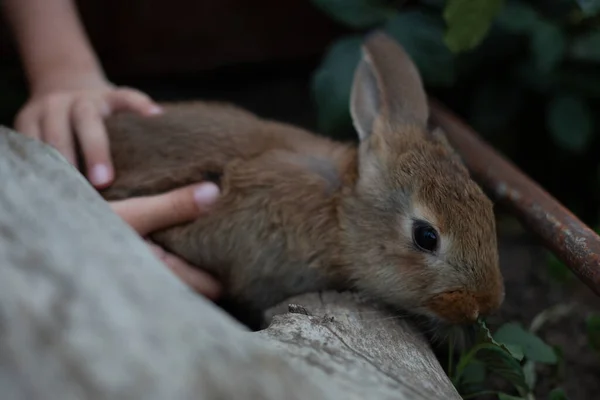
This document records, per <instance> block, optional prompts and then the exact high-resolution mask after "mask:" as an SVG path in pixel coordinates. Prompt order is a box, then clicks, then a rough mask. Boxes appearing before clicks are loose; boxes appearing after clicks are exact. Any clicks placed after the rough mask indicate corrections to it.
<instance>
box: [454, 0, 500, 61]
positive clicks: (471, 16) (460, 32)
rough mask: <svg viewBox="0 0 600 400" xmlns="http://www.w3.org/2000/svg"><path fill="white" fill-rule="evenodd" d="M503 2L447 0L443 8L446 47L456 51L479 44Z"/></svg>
mask: <svg viewBox="0 0 600 400" xmlns="http://www.w3.org/2000/svg"><path fill="white" fill-rule="evenodd" d="M503 4H504V0H476V1H473V0H448V3H447V5H446V8H444V20H445V21H446V23H447V24H448V30H447V31H446V34H445V36H444V41H445V43H446V44H447V45H448V48H449V49H450V50H452V51H453V52H455V53H458V52H461V51H466V50H471V49H473V48H475V47H476V46H477V45H479V44H480V43H481V41H482V40H483V39H484V37H485V36H486V34H487V33H488V31H489V29H490V27H491V25H492V22H493V20H494V17H495V16H496V15H497V14H498V13H499V12H500V10H501V8H502V6H503Z"/></svg>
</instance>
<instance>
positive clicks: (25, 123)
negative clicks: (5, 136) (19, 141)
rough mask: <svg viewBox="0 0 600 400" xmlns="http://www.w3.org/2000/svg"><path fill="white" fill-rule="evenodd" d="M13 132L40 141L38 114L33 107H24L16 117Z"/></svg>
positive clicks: (36, 109)
mask: <svg viewBox="0 0 600 400" xmlns="http://www.w3.org/2000/svg"><path fill="white" fill-rule="evenodd" d="M14 126H15V130H16V131H17V132H19V133H21V134H23V135H25V136H29V137H31V138H34V139H40V113H39V108H38V107H35V106H31V105H29V106H25V107H24V108H23V109H22V110H21V111H20V112H19V113H18V114H17V116H16V118H15V122H14Z"/></svg>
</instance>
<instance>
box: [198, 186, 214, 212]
mask: <svg viewBox="0 0 600 400" xmlns="http://www.w3.org/2000/svg"><path fill="white" fill-rule="evenodd" d="M218 197H219V187H218V186H217V185H215V184H214V183H204V184H202V185H200V186H198V187H197V188H196V189H195V190H194V200H195V201H196V204H198V205H199V206H200V207H201V208H205V207H206V206H209V205H211V204H212V203H214V202H215V201H216V200H217V198H218Z"/></svg>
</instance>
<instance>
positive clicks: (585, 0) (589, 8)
mask: <svg viewBox="0 0 600 400" xmlns="http://www.w3.org/2000/svg"><path fill="white" fill-rule="evenodd" d="M576 1H577V4H579V8H581V11H583V13H584V14H585V15H586V16H593V15H596V14H598V12H599V11H600V0H576Z"/></svg>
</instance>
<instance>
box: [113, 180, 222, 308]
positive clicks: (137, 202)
mask: <svg viewBox="0 0 600 400" xmlns="http://www.w3.org/2000/svg"><path fill="white" fill-rule="evenodd" d="M218 195H219V188H218V186H216V185H215V184H213V183H210V182H207V183H202V184H200V185H193V186H187V187H184V188H181V189H176V190H173V191H171V192H167V193H164V194H159V195H154V196H144V197H134V198H130V199H126V200H119V201H113V202H110V203H109V204H110V205H111V207H112V209H113V211H115V212H116V213H117V214H118V215H119V216H121V218H123V219H124V220H125V222H127V223H128V224H129V225H130V226H131V227H132V228H133V229H134V230H135V231H136V232H137V233H138V234H139V235H140V236H142V237H145V236H147V235H148V234H150V233H152V232H154V231H156V230H159V229H165V228H168V227H171V226H173V225H176V224H180V223H184V222H189V221H191V220H194V219H195V218H198V217H201V216H202V215H203V214H205V213H206V212H207V211H208V210H209V208H210V206H211V205H212V204H213V203H214V202H215V201H216V199H217V198H218ZM147 242H148V244H149V245H150V248H151V249H152V251H153V252H154V254H155V255H156V256H157V257H158V258H159V259H161V260H162V261H163V263H164V264H166V265H167V266H168V267H169V268H170V269H171V270H172V271H173V272H174V273H175V275H177V276H178V277H179V278H180V279H181V280H182V281H183V282H185V283H187V284H188V285H189V286H191V287H192V288H193V289H195V290H196V291H198V292H199V293H201V294H203V295H204V296H206V297H208V298H210V299H213V300H214V299H216V298H218V297H219V296H220V294H221V290H222V288H221V284H220V283H219V282H218V281H217V280H216V279H215V278H213V277H212V276H211V275H209V274H207V273H206V272H204V271H201V270H199V269H197V268H195V267H194V266H192V265H190V264H188V263H187V262H185V261H184V260H183V259H181V258H179V257H177V256H175V255H174V254H171V253H168V252H166V251H165V250H163V249H162V248H161V247H159V246H157V245H156V244H154V243H152V242H150V241H149V240H147Z"/></svg>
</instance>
